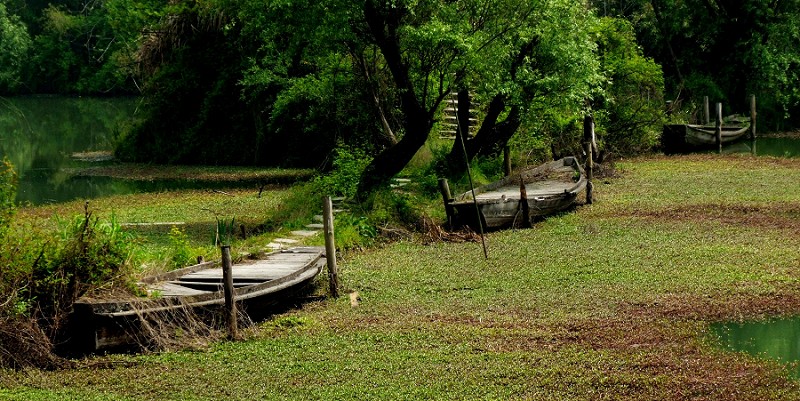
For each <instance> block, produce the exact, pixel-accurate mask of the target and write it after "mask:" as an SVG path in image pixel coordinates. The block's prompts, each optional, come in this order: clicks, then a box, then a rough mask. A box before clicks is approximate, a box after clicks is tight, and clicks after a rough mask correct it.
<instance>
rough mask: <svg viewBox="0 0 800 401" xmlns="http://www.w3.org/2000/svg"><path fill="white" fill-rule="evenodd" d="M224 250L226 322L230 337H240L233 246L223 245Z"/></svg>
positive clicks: (223, 275)
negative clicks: (232, 257)
mask: <svg viewBox="0 0 800 401" xmlns="http://www.w3.org/2000/svg"><path fill="white" fill-rule="evenodd" d="M220 250H221V251H222V284H223V290H224V293H225V323H226V325H227V326H228V339H229V340H236V339H237V338H239V330H238V327H237V326H238V324H237V319H236V299H234V294H233V263H232V262H231V247H230V245H223V246H222V247H221V248H220Z"/></svg>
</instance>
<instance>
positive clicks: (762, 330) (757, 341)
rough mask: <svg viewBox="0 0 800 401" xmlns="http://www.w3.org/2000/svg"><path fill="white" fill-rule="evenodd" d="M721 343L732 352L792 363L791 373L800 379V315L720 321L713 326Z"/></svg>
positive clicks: (790, 366) (713, 330)
mask: <svg viewBox="0 0 800 401" xmlns="http://www.w3.org/2000/svg"><path fill="white" fill-rule="evenodd" d="M711 331H712V332H713V333H714V334H715V335H716V336H718V337H719V339H720V344H721V345H722V346H723V347H724V348H726V349H728V350H731V351H739V352H746V353H748V354H751V355H755V356H759V357H763V358H767V359H772V360H776V361H779V362H781V363H790V364H792V363H793V364H792V365H789V372H790V373H791V374H792V375H793V376H794V378H796V379H800V364H797V362H800V317H795V318H786V319H775V320H769V321H763V322H746V323H724V324H723V323H719V324H715V325H712V326H711Z"/></svg>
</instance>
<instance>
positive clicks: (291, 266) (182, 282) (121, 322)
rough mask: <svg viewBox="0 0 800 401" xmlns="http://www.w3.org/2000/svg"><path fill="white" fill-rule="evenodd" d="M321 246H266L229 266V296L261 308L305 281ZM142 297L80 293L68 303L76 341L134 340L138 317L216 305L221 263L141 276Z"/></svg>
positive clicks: (221, 299) (112, 343)
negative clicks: (267, 250)
mask: <svg viewBox="0 0 800 401" xmlns="http://www.w3.org/2000/svg"><path fill="white" fill-rule="evenodd" d="M324 252H325V250H324V248H323V247H296V248H291V249H287V250H282V251H276V252H271V253H268V254H266V255H264V257H262V258H258V259H254V260H246V261H243V262H241V263H236V264H234V265H233V266H232V268H231V271H232V277H233V286H234V298H235V300H236V302H237V304H240V305H244V306H247V307H248V308H263V307H264V306H269V305H273V304H274V303H276V302H280V301H281V300H284V299H286V298H287V297H290V296H291V295H293V294H294V293H296V292H298V291H300V290H301V289H302V288H304V287H306V285H307V284H309V283H310V282H311V281H312V280H313V279H314V278H315V277H316V276H317V275H318V274H319V272H320V271H321V270H322V267H323V266H324V265H325V263H326V259H325V255H324ZM139 286H140V287H141V288H142V289H143V290H144V291H146V292H147V293H148V294H151V295H150V296H148V297H138V298H137V297H123V298H116V299H105V298H103V299H96V298H89V297H83V298H80V299H79V300H78V301H77V302H76V303H75V304H74V312H73V320H74V321H75V322H78V323H77V324H76V330H75V334H74V335H73V336H74V337H77V338H76V339H75V341H74V342H75V343H76V346H77V347H79V348H82V349H85V350H88V351H95V350H101V349H106V348H113V347H119V346H125V345H131V344H132V342H133V341H135V338H133V337H135V334H133V333H132V331H135V330H136V326H137V324H138V323H137V322H138V321H139V320H141V319H142V318H143V317H148V316H158V315H159V314H161V313H167V314H168V313H170V312H171V311H176V310H181V309H187V308H188V309H198V308H201V309H204V310H206V311H208V310H213V309H215V308H221V307H222V306H224V304H225V296H224V291H223V279H222V268H221V264H220V263H219V262H205V263H200V264H197V265H194V266H189V267H186V268H183V269H178V270H173V271H170V272H167V273H164V274H161V275H157V276H151V277H146V278H144V279H142V280H141V281H140V283H139Z"/></svg>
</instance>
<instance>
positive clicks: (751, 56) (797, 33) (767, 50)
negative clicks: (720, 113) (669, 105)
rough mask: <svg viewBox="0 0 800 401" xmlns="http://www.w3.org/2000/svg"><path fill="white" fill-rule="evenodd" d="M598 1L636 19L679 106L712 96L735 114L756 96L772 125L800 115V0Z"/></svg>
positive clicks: (642, 39)
mask: <svg viewBox="0 0 800 401" xmlns="http://www.w3.org/2000/svg"><path fill="white" fill-rule="evenodd" d="M593 3H594V5H595V6H596V7H598V8H599V9H603V10H604V11H605V12H607V13H608V14H609V15H621V16H624V17H625V18H626V19H628V20H629V21H631V23H632V24H633V26H634V29H635V31H636V35H637V38H638V42H639V43H640V44H641V46H642V47H643V50H644V55H645V56H648V57H652V58H653V59H654V60H655V61H656V62H657V63H659V64H661V65H662V66H663V69H664V77H665V82H666V90H667V93H670V94H671V95H670V96H672V97H673V99H675V100H677V101H678V103H681V102H684V103H690V104H691V103H693V104H699V103H700V102H699V99H700V98H702V97H703V96H709V97H710V98H711V99H712V101H721V102H723V103H725V104H727V105H730V106H729V107H726V109H728V110H737V109H744V108H746V104H747V102H746V99H747V97H748V96H749V95H750V94H756V95H757V96H758V97H759V99H760V100H759V115H760V116H761V117H762V118H761V120H762V121H765V122H769V123H771V124H773V125H774V124H776V123H779V124H780V122H782V121H785V120H784V118H785V116H786V114H787V113H789V112H792V111H795V112H796V111H800V110H798V103H800V92H798V90H797V88H798V83H800V82H798V79H800V76H798V74H797V73H796V71H797V70H798V69H797V67H798V65H800V64H798V63H799V62H800V49H798V48H797V46H795V44H796V43H797V41H798V40H800V1H798V0H788V1H771V0H741V1H735V2H723V1H719V0H619V1H599V0H595V1H593ZM762 126H763V125H762ZM773 128H775V127H774V126H773Z"/></svg>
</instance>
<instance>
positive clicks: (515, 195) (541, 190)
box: [475, 181, 575, 200]
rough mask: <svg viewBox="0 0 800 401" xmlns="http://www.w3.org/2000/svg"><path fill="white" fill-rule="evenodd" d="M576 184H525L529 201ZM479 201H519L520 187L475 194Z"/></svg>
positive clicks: (546, 182) (508, 187)
mask: <svg viewBox="0 0 800 401" xmlns="http://www.w3.org/2000/svg"><path fill="white" fill-rule="evenodd" d="M574 185H575V183H571V182H564V181H537V182H532V183H529V184H525V193H526V196H527V197H528V199H531V198H535V197H538V196H547V195H555V194H559V193H562V192H564V190H567V189H569V188H572V187H573V186H574ZM475 198H476V199H478V200H494V199H517V200H518V199H519V185H516V186H513V185H509V186H505V187H501V188H497V189H496V190H494V191H488V192H483V193H479V194H475Z"/></svg>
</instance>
